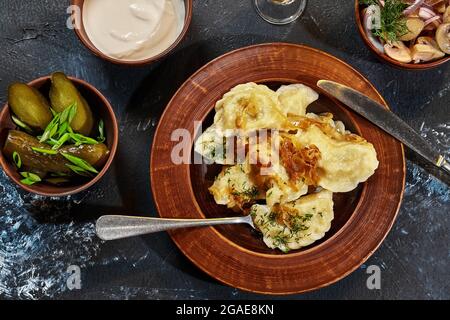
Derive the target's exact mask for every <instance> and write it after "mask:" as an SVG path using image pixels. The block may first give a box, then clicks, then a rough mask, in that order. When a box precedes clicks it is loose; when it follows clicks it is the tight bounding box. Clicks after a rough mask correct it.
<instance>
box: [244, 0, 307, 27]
mask: <svg viewBox="0 0 450 320" xmlns="http://www.w3.org/2000/svg"><path fill="white" fill-rule="evenodd" d="M257 1H258V0H253V1H252V2H253V6H254V7H255V9H256V12H257V13H258V15H259V16H260V17H261V18H263V19H264V20H265V21H267V22H269V23H271V24H275V25H284V24H289V23H291V22H294V21H295V20H297V19H298V18H299V17H300V16H301V15H302V13H303V11H304V10H305V7H306V0H300V1H301V3H300V6H299V8H298V10H297V11H296V12H295V13H294V14H293V15H291V16H289V17H287V18H284V19H275V18H272V17H270V16H267V15H265V14H264V13H263V12H261V10H260V9H259V7H258V4H257Z"/></svg>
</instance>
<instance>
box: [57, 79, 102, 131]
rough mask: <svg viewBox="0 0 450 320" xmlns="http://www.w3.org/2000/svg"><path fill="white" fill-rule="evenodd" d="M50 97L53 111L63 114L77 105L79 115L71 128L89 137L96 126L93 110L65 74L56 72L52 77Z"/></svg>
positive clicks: (77, 114)
mask: <svg viewBox="0 0 450 320" xmlns="http://www.w3.org/2000/svg"><path fill="white" fill-rule="evenodd" d="M49 96H50V102H51V105H52V107H53V109H55V110H56V111H58V112H62V111H64V109H66V108H67V107H69V106H70V105H72V104H73V103H76V105H77V113H76V115H75V118H74V119H73V120H72V123H71V127H72V129H73V130H74V131H76V132H79V133H81V134H83V135H86V136H89V134H90V133H91V131H92V128H93V126H94V117H93V115H92V110H91V108H90V107H89V105H88V103H87V101H86V100H85V99H84V98H83V97H82V96H81V94H80V93H79V92H78V90H77V88H76V87H75V86H74V84H73V83H72V81H70V79H69V78H67V76H66V75H65V74H64V73H61V72H56V73H54V74H53V75H52V85H51V87H50V94H49Z"/></svg>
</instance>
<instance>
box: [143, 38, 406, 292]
mask: <svg viewBox="0 0 450 320" xmlns="http://www.w3.org/2000/svg"><path fill="white" fill-rule="evenodd" d="M320 79H329V80H334V81H338V82H340V83H342V84H345V85H347V86H350V87H353V88H355V89H356V90H359V91H361V92H363V93H365V94H366V95H368V96H370V97H371V98H373V99H375V100H377V101H378V102H380V103H382V104H384V105H385V106H386V107H387V105H386V102H385V101H384V100H383V98H382V97H381V96H380V94H379V93H378V92H377V91H376V89H375V88H374V87H373V86H372V85H371V84H370V82H369V81H368V80H367V79H366V78H364V77H363V76H362V75H361V74H360V73H358V72H357V71H356V70H355V69H353V68H352V67H350V66H349V65H347V64H346V63H344V62H342V61H340V60H339V59H337V58H335V57H333V56H331V55H329V54H326V53H324V52H321V51H319V50H316V49H312V48H309V47H306V46H300V45H293V44H285V43H273V44H263V45H257V46H251V47H246V48H242V49H239V50H236V51H233V52H230V53H228V54H226V55H223V56H221V57H219V58H217V59H216V60H214V61H212V62H210V63H208V64H207V65H206V66H204V67H203V68H201V69H200V70H199V71H198V72H197V73H195V74H194V75H193V76H192V77H191V78H190V79H189V80H187V81H186V82H185V83H184V84H183V86H182V87H181V88H180V89H179V90H178V92H177V93H176V94H175V96H174V97H173V99H172V100H171V101H170V103H169V105H168V106H167V109H166V110H165V112H164V114H163V116H162V118H161V121H160V123H159V125H158V128H157V130H156V133H155V137H154V142H153V148H152V153H151V166H150V169H151V170H150V175H151V185H152V192H153V196H154V198H155V203H156V206H157V209H158V211H159V214H160V216H161V217H165V218H212V217H225V216H229V215H233V214H234V213H233V212H231V211H229V210H227V209H226V208H224V207H223V206H219V205H216V204H215V202H214V200H213V197H212V196H211V195H209V193H208V187H209V186H211V184H212V182H213V179H214V177H215V175H216V174H217V173H218V172H219V170H220V168H219V167H218V166H214V165H212V166H211V165H189V164H184V165H175V164H173V163H172V161H171V151H172V147H174V146H175V145H176V144H177V143H178V142H172V141H171V134H172V132H173V131H174V130H175V129H178V128H185V129H187V130H188V131H189V132H190V133H191V134H193V133H194V124H193V123H194V121H202V122H203V127H204V128H206V127H207V126H209V125H210V124H211V123H212V118H213V113H214V110H213V107H214V104H215V102H216V101H217V100H219V99H220V98H221V97H222V95H223V94H224V93H226V92H227V91H229V90H230V89H231V88H232V87H234V86H235V85H238V84H241V83H246V82H250V81H254V82H257V83H264V84H268V85H270V86H271V87H273V88H276V87H277V86H279V85H280V84H287V83H303V84H305V85H308V86H311V87H312V88H314V89H315V90H317V91H318V92H320V94H321V95H320V99H319V100H318V101H317V102H316V103H314V105H312V106H311V107H310V109H309V110H312V111H316V112H320V111H330V112H332V113H333V114H334V115H335V118H337V119H339V120H342V121H343V122H344V123H345V124H346V126H347V127H348V128H349V129H350V130H352V131H353V132H357V133H358V134H360V135H362V136H363V137H364V138H366V139H367V140H368V141H370V142H371V143H373V144H374V146H375V148H376V150H377V153H378V158H379V161H380V166H379V168H378V170H377V171H376V173H375V175H373V176H372V177H371V178H370V179H369V180H368V181H367V182H366V183H363V184H360V186H359V187H358V188H357V189H356V190H354V191H353V192H349V193H344V194H336V195H335V198H334V201H335V206H334V210H335V220H334V221H333V223H332V229H331V230H330V231H329V232H328V233H327V234H326V236H325V238H324V239H322V240H321V241H319V242H316V243H314V244H313V245H311V246H309V247H306V248H304V249H303V250H298V251H292V252H291V253H289V254H282V253H280V252H279V251H276V250H271V249H269V248H267V247H266V246H265V245H264V243H263V241H262V239H261V236H260V235H259V234H258V233H257V232H255V231H253V230H251V229H250V228H249V227H246V226H243V225H242V226H223V227H208V228H198V229H184V230H177V231H173V232H171V233H170V235H171V236H172V239H173V240H174V241H175V243H176V244H177V246H178V247H179V248H180V250H181V251H182V252H183V253H184V254H185V255H186V256H187V257H188V258H189V259H190V260H191V261H192V262H193V263H194V264H195V265H197V266H198V267H199V268H200V269H202V270H203V271H204V272H206V273H208V274H209V275H211V276H212V277H214V278H216V279H217V280H219V281H221V282H223V283H226V284H228V285H230V286H233V287H236V288H240V289H243V290H247V291H252V292H259V293H267V294H290V293H299V292H305V291H310V290H314V289H318V288H321V287H324V286H327V285H329V284H331V283H334V282H336V281H338V280H339V279H342V278H343V277H345V276H346V275H348V274H349V273H351V272H352V271H353V270H355V269H356V268H358V266H360V265H361V264H362V263H363V262H364V261H365V260H366V259H368V258H369V257H370V255H371V254H373V252H374V251H375V250H376V249H377V248H378V246H379V245H380V244H381V242H382V241H383V239H384V238H385V237H386V235H387V233H388V232H389V230H390V229H391V227H392V224H393V223H394V220H395V218H396V215H397V212H398V209H399V206H400V202H401V199H402V196H403V189H404V183H405V158H404V154H403V147H402V145H401V144H400V143H399V142H397V141H396V140H395V139H393V138H392V137H390V136H389V135H387V134H385V133H384V132H383V131H381V130H379V129H377V128H376V127H375V126H374V125H372V124H371V123H369V122H368V121H366V120H365V119H363V118H361V117H359V116H357V115H356V114H353V113H350V112H349V111H347V109H346V108H345V107H343V106H342V105H341V104H339V103H338V102H337V101H335V100H334V99H332V98H330V97H328V96H327V95H326V94H324V93H323V92H321V91H320V89H319V88H318V87H317V86H316V83H317V81H318V80H320ZM191 153H192V149H191Z"/></svg>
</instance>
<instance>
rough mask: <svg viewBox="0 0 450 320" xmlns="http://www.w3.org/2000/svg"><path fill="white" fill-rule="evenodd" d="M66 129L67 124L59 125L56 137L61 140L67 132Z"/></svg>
mask: <svg viewBox="0 0 450 320" xmlns="http://www.w3.org/2000/svg"><path fill="white" fill-rule="evenodd" d="M68 127H69V124H68V123H67V122H64V123H63V124H61V125H60V126H59V128H58V132H57V134H56V136H57V137H58V138H61V137H62V136H63V135H64V134H65V133H66V132H67V128H68Z"/></svg>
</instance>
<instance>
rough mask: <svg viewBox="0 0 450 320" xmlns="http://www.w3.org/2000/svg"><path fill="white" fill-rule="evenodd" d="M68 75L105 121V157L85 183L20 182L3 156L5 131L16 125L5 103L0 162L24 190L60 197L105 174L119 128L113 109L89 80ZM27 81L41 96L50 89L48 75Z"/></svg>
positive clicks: (1, 115)
mask: <svg viewBox="0 0 450 320" xmlns="http://www.w3.org/2000/svg"><path fill="white" fill-rule="evenodd" d="M69 78H70V80H72V82H73V83H74V84H75V86H76V87H77V89H78V90H79V91H80V93H81V94H82V96H83V97H84V98H85V99H86V100H87V101H88V103H89V105H90V107H91V108H92V112H93V113H94V116H95V117H96V118H98V119H103V121H104V123H105V136H106V144H107V146H108V148H109V150H110V154H109V158H108V160H107V161H106V163H105V165H104V166H103V168H102V170H101V171H100V172H99V173H98V174H97V175H96V176H95V177H94V178H93V179H92V180H89V181H86V182H85V183H81V184H74V185H68V186H53V185H50V184H45V183H37V184H35V185H32V186H28V185H24V184H22V183H20V180H21V179H22V176H21V175H20V174H19V173H18V171H17V168H16V167H15V165H14V164H13V163H11V162H10V161H9V160H8V159H6V157H5V156H4V154H3V152H2V150H3V146H4V145H5V140H6V138H7V135H8V131H9V130H11V129H17V126H16V125H15V124H14V123H13V122H12V120H11V113H10V108H9V106H8V104H6V105H5V106H4V107H3V109H2V111H1V113H0V164H1V166H2V167H3V170H4V171H5V173H6V175H7V176H8V177H9V178H10V179H11V180H12V181H14V182H15V183H16V184H17V185H18V186H20V187H21V188H23V189H25V190H26V191H28V192H31V193H35V194H39V195H43V196H50V197H61V196H67V195H71V194H76V193H78V192H81V191H83V190H85V189H87V188H89V187H91V186H93V185H94V184H95V183H96V182H97V181H99V180H100V179H101V178H102V177H103V176H104V175H105V173H106V171H108V169H109V167H110V165H111V163H112V161H113V159H114V156H115V154H116V150H117V145H118V136H119V130H118V127H117V120H116V116H115V115H114V110H113V108H112V107H111V105H110V103H109V102H108V100H107V99H106V98H105V97H104V96H103V95H102V94H101V93H100V92H99V91H98V90H97V89H96V88H95V87H93V86H92V85H90V84H89V83H87V82H85V81H83V80H80V79H76V78H73V77H69ZM28 84H29V85H30V86H32V87H34V88H36V89H38V90H39V91H40V92H41V93H43V94H44V96H46V97H48V91H49V89H50V76H46V77H42V78H39V79H36V80H33V81H31V82H30V83H28Z"/></svg>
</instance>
